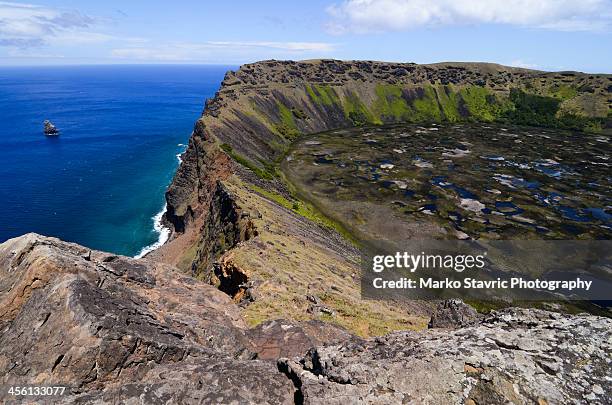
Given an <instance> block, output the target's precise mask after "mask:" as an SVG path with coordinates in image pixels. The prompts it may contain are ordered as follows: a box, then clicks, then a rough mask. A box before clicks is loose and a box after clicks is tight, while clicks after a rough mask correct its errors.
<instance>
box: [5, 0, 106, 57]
mask: <svg viewBox="0 0 612 405" xmlns="http://www.w3.org/2000/svg"><path fill="white" fill-rule="evenodd" d="M95 23H96V21H95V20H94V19H93V18H92V17H89V16H87V15H85V14H81V13H80V12H78V11H74V10H60V9H55V8H50V7H44V6H38V5H33V4H22V3H9V2H2V1H0V46H7V47H15V48H22V49H23V48H30V47H37V46H42V45H58V44H59V45H63V44H75V43H77V44H84V43H97V42H105V41H108V40H110V39H113V37H112V36H109V35H106V34H100V33H95V32H91V31H90V29H91V27H92V26H93V25H94V24H95Z"/></svg>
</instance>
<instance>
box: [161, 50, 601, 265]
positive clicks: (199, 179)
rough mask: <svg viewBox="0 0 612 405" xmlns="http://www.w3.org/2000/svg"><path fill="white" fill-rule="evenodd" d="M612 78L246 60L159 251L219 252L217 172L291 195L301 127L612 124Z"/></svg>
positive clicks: (474, 66)
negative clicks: (286, 180)
mask: <svg viewBox="0 0 612 405" xmlns="http://www.w3.org/2000/svg"><path fill="white" fill-rule="evenodd" d="M611 86H612V77H611V76H610V75H587V74H583V73H577V72H559V73H549V72H541V71H534V70H527V69H519V68H512V67H505V66H500V65H495V64H484V63H440V64H432V65H416V64H412V63H404V64H401V63H384V62H370V61H348V62H345V61H337V60H313V61H303V62H289V61H264V62H258V63H254V64H249V65H244V66H242V67H241V68H240V69H239V70H238V71H236V72H228V73H227V74H226V76H225V79H224V80H223V83H222V85H221V88H220V90H219V91H218V93H217V94H216V95H215V97H214V98H213V99H211V100H208V101H207V103H206V109H205V112H204V115H203V116H202V118H201V119H200V120H199V121H198V122H197V124H196V126H195V130H194V132H193V136H192V138H191V141H190V144H189V148H188V149H187V152H186V154H185V157H184V160H183V163H182V164H181V167H180V168H179V170H178V172H177V174H176V176H175V178H174V180H173V182H172V185H171V186H170V188H169V189H168V192H167V195H166V198H167V202H168V213H167V214H166V219H167V221H168V222H169V223H170V224H172V226H173V228H174V230H175V232H174V236H173V239H172V240H171V242H170V243H169V244H168V245H167V246H165V247H164V248H162V249H161V250H160V252H158V256H164V257H165V259H164V260H166V261H169V262H171V263H174V264H178V265H179V267H181V268H183V269H185V270H189V268H190V267H192V266H193V263H195V267H198V268H200V269H203V268H206V267H210V266H211V265H212V262H211V260H212V259H214V257H213V256H211V255H210V252H208V251H204V250H206V249H204V250H203V248H202V247H203V246H206V245H210V244H211V243H212V244H218V242H217V241H216V240H217V239H218V238H219V237H220V238H222V239H225V237H224V236H223V235H220V234H219V233H214V232H210V231H206V230H205V229H203V227H204V224H205V221H206V220H205V218H206V217H207V216H208V215H209V213H210V212H214V211H215V210H216V208H215V207H213V206H211V202H212V201H213V197H212V196H213V195H214V193H215V192H216V191H215V190H216V180H227V179H228V178H229V177H230V175H231V174H237V175H238V177H239V178H240V179H242V180H243V181H245V182H246V183H248V184H255V185H256V186H257V187H258V189H260V190H261V189H264V190H266V191H271V192H274V195H275V196H278V195H279V194H280V196H281V197H284V198H286V199H287V200H288V201H289V204H290V205H291V204H293V203H294V202H295V201H294V199H293V198H292V196H291V193H289V191H288V190H287V187H286V185H285V184H283V182H282V181H280V179H279V173H278V163H279V161H280V159H281V158H282V156H283V154H284V153H285V152H286V150H287V148H288V147H289V145H291V143H292V142H293V141H294V140H295V139H296V138H297V137H299V136H301V135H304V134H311V133H316V132H321V131H326V130H330V129H336V128H345V127H353V126H362V125H379V124H388V123H397V122H458V121H485V122H490V121H501V122H509V123H517V124H526V125H540V126H548V127H558V128H571V129H579V130H587V131H606V132H609V131H610V128H611V126H612V125H611V118H610V117H611V115H610V106H611V103H612V98H610V91H611ZM296 211H297V210H296ZM190 223H193V226H190V225H189V224H190ZM202 235H204V236H202ZM203 238H204V239H203ZM230 239H231V240H234V241H235V242H238V241H239V239H235V238H230ZM226 247H231V246H229V245H227V244H226ZM185 252H187V253H185ZM217 256H218V255H217Z"/></svg>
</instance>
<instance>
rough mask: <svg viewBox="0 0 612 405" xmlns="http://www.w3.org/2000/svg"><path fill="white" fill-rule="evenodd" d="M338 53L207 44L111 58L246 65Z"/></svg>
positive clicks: (292, 45)
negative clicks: (251, 59)
mask: <svg viewBox="0 0 612 405" xmlns="http://www.w3.org/2000/svg"><path fill="white" fill-rule="evenodd" d="M334 49H335V45H334V44H330V43H326V42H270V41H245V42H241V41H207V42H201V43H167V44H159V45H139V46H128V47H122V48H117V49H114V50H112V51H111V56H112V57H115V58H121V59H134V60H149V61H183V62H186V61H193V62H211V61H219V60H224V61H227V62H234V61H238V62H242V61H244V60H246V59H250V58H257V59H262V58H277V59H278V58H285V57H288V58H291V57H300V58H303V57H304V56H305V55H306V56H308V55H312V56H320V55H321V54H325V53H329V52H331V51H333V50H334Z"/></svg>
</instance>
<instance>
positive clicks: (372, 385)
mask: <svg viewBox="0 0 612 405" xmlns="http://www.w3.org/2000/svg"><path fill="white" fill-rule="evenodd" d="M295 276H296V277H297V276H298V274H296V275H295ZM457 305H458V304H456V303H454V304H453V305H452V307H453V308H456V307H457ZM440 308H441V310H447V309H448V308H449V306H447V305H441V306H440ZM441 317H442V315H440V316H438V317H437V319H440V318H441ZM452 325H453V323H452V322H451V323H446V324H445V326H450V327H452ZM610 330H612V321H610V320H609V319H607V318H600V317H596V316H589V315H582V316H569V315H561V314H555V313H551V312H545V311H539V310H517V309H508V310H504V311H499V312H493V313H492V314H490V315H488V316H487V317H484V318H483V319H473V320H472V321H471V322H470V323H469V325H468V326H465V327H462V328H460V329H446V330H441V329H430V330H428V331H425V332H406V331H405V332H397V333H393V334H390V335H387V336H385V337H379V338H375V339H360V338H358V337H356V336H354V335H352V334H351V333H348V332H347V331H346V330H344V329H342V328H339V327H338V326H335V325H333V324H330V323H323V322H318V321H308V322H292V321H286V320H275V321H267V322H263V323H261V324H260V325H258V326H257V327H255V328H248V327H247V325H246V324H245V322H244V321H243V319H242V317H241V315H240V309H239V307H238V305H236V303H234V302H232V300H231V299H230V297H229V296H228V295H227V294H225V293H223V292H221V291H219V290H217V289H215V288H213V287H212V286H210V285H208V284H206V283H203V282H199V281H197V280H194V279H193V278H191V277H189V276H186V275H184V274H182V273H181V272H179V271H177V270H176V269H174V268H172V267H169V266H166V265H162V264H159V263H154V262H151V261H149V260H146V259H141V260H136V259H131V258H127V257H120V256H114V255H110V254H107V253H103V252H97V251H92V250H90V249H87V248H84V247H81V246H78V245H75V244H70V243H65V242H61V241H59V240H57V239H53V238H45V237H42V236H39V235H34V234H29V235H25V236H23V237H21V238H17V239H12V240H9V241H7V242H5V243H2V244H0V384H2V385H3V386H4V387H9V386H20V387H22V386H29V385H44V386H66V387H67V388H66V391H65V392H64V394H63V395H62V396H59V397H35V396H31V397H28V398H27V401H28V402H37V403H38V402H41V403H77V404H80V403H82V404H107V403H147V404H166V403H186V404H191V403H241V404H243V403H244V404H265V403H270V404H293V403H297V404H301V403H306V404H319V403H320V404H336V403H337V404H340V403H362V402H367V403H372V404H388V403H404V402H416V403H432V404H433V403H435V404H455V403H487V404H502V403H516V404H526V403H550V404H553V403H574V402H576V403H581V402H585V401H588V402H589V403H592V404H604V403H607V402H608V401H609V398H610V393H611V392H612V391H611V390H612V386H611V383H610V379H609V374H610V373H609V353H610V351H611V350H612V347H611V346H610V345H611V342H610V339H609V337H610ZM23 400H24V397H15V396H11V395H10V394H9V393H8V388H7V389H4V390H2V392H0V402H2V403H6V404H13V403H15V404H16V403H23Z"/></svg>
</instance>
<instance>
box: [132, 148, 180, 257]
mask: <svg viewBox="0 0 612 405" xmlns="http://www.w3.org/2000/svg"><path fill="white" fill-rule="evenodd" d="M177 146H179V147H181V148H183V151H182V152H180V153H177V154H176V159H177V160H178V164H179V166H180V164H181V163H183V159H182V156H183V155H184V154H185V151H186V150H187V145H185V144H183V143H179V144H178V145H177ZM166 211H168V204H166V203H164V206H163V208H162V209H161V211H159V212H158V213H157V214H155V216H154V217H153V230H154V231H155V232H157V233H158V234H159V237H158V239H157V241H155V242H153V243H151V244H150V245H147V246H145V247H143V248H142V249H141V250H140V252H138V254H137V255H135V256H134V258H135V259H142V258H143V257H145V256H146V255H148V254H149V253H151V252H153V251H154V250H156V249H158V248H160V247H162V246H163V245H164V244H165V243H166V242H168V239H170V233H171V230H170V228H168V227H166V226H164V223H163V218H164V215H165V214H166Z"/></svg>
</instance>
